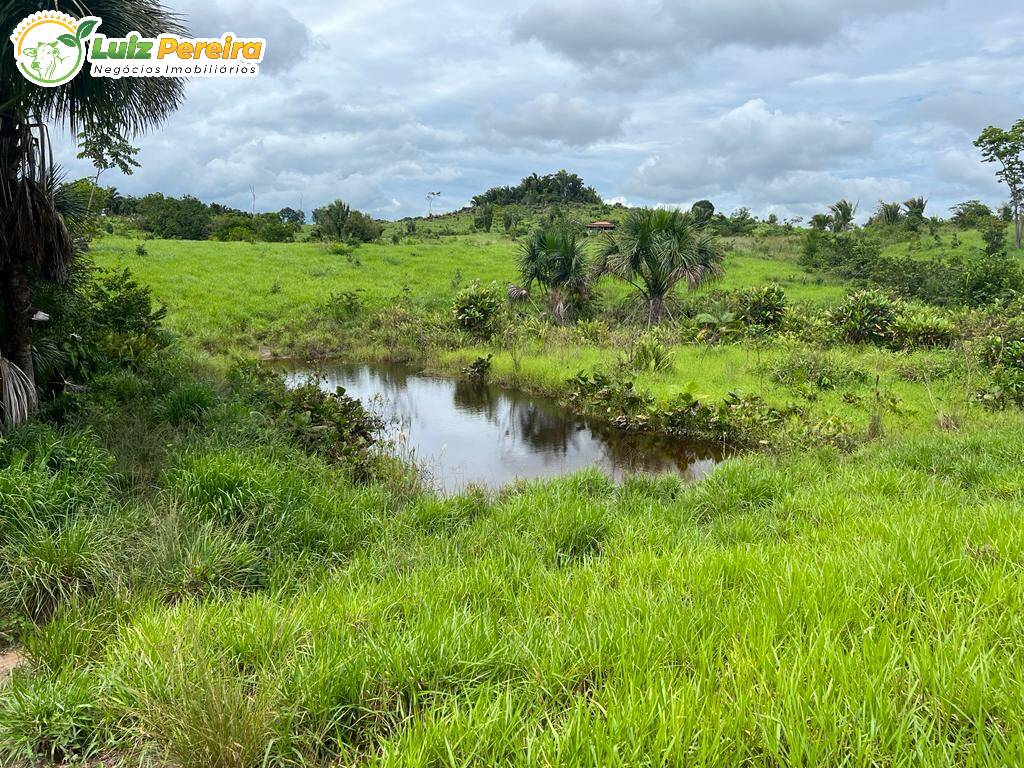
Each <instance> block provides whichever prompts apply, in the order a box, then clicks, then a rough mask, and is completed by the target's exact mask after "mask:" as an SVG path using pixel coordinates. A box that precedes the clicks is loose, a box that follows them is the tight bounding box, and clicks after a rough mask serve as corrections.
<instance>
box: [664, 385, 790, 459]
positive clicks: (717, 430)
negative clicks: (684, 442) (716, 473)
mask: <svg viewBox="0 0 1024 768" xmlns="http://www.w3.org/2000/svg"><path fill="white" fill-rule="evenodd" d="M787 415H788V412H787V411H784V410H780V409H778V408H773V407H771V406H769V405H767V404H766V403H765V402H764V401H763V400H762V399H761V398H760V397H757V396H756V395H738V394H736V393H735V392H730V393H729V394H728V395H727V396H726V398H725V399H724V400H722V401H721V402H719V403H707V402H705V401H703V400H701V399H700V398H698V397H696V396H695V395H694V394H693V392H692V391H691V392H682V393H680V394H679V395H676V397H675V398H674V399H673V400H672V402H670V403H669V405H668V407H667V408H666V409H665V411H664V412H663V413H661V414H659V416H658V422H659V425H660V427H661V428H662V429H664V430H666V431H667V432H670V433H672V434H675V435H678V436H679V437H682V438H686V439H690V440H698V441H704V442H709V443H719V444H725V445H732V446H746V445H751V446H752V445H758V444H763V443H765V442H767V441H768V438H769V436H770V434H771V432H772V431H773V430H774V429H775V428H776V427H778V426H779V425H781V424H782V422H783V421H784V420H785V418H786V416H787Z"/></svg>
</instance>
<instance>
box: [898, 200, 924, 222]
mask: <svg viewBox="0 0 1024 768" xmlns="http://www.w3.org/2000/svg"><path fill="white" fill-rule="evenodd" d="M927 205H928V201H927V200H925V199H924V198H923V197H912V198H910V199H909V200H906V201H904V203H903V207H904V208H906V209H907V218H908V219H914V220H915V221H924V209H925V208H926V207H927Z"/></svg>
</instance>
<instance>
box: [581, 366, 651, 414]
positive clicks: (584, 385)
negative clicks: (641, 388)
mask: <svg viewBox="0 0 1024 768" xmlns="http://www.w3.org/2000/svg"><path fill="white" fill-rule="evenodd" d="M567 384H568V387H569V395H568V399H569V404H570V406H572V407H573V408H574V409H575V410H577V411H581V412H584V413H595V414H598V415H600V416H602V417H604V418H606V419H607V420H608V421H611V422H614V423H618V424H621V425H623V426H643V425H644V424H646V423H647V418H648V416H649V411H650V408H651V406H652V405H653V404H654V398H653V397H651V396H650V395H647V394H642V393H640V392H638V391H637V390H636V388H635V387H634V385H633V382H632V381H627V380H624V379H622V378H620V377H618V376H613V375H608V374H605V373H601V372H600V371H594V372H593V373H591V374H587V373H584V372H583V371H580V372H579V373H577V374H576V375H575V376H573V377H572V378H571V379H569V381H568V382H567Z"/></svg>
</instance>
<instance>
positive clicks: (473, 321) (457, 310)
mask: <svg viewBox="0 0 1024 768" xmlns="http://www.w3.org/2000/svg"><path fill="white" fill-rule="evenodd" d="M501 308H502V298H501V294H500V293H499V291H498V289H497V286H496V285H495V284H494V283H491V284H490V285H487V286H483V285H481V284H480V283H479V282H478V281H475V280H474V281H473V282H472V283H470V284H469V285H468V286H466V287H465V288H463V289H462V290H461V291H459V293H458V295H457V296H456V297H455V303H454V304H453V305H452V314H453V315H454V316H455V323H456V325H458V327H459V328H460V329H462V330H463V331H465V332H466V333H468V334H470V335H471V336H474V337H476V338H480V339H489V338H490V337H491V336H493V335H494V333H495V332H496V331H497V325H498V318H499V315H500V313H501Z"/></svg>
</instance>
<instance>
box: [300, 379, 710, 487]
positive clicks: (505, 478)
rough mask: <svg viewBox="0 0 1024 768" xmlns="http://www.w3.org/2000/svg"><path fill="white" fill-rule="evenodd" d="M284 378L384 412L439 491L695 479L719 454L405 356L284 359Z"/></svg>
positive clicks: (391, 434) (388, 430)
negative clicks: (592, 472)
mask: <svg viewBox="0 0 1024 768" xmlns="http://www.w3.org/2000/svg"><path fill="white" fill-rule="evenodd" d="M286 371H287V375H286V380H287V381H288V383H289V384H290V385H292V386H294V385H296V384H298V383H300V382H302V381H305V380H306V378H307V377H308V376H309V375H310V374H315V375H317V376H319V377H321V378H320V385H321V386H322V387H323V388H324V389H325V390H328V391H330V392H333V391H334V390H335V388H336V387H344V389H345V391H346V392H347V393H348V394H349V395H350V396H351V397H355V398H358V399H359V400H360V401H362V403H363V405H364V406H366V407H367V408H368V409H369V410H371V411H372V412H374V413H376V414H377V415H378V416H380V417H381V418H383V419H384V422H385V424H386V427H385V437H386V438H387V439H389V440H392V441H393V442H394V443H395V444H396V445H397V446H398V447H399V449H400V451H401V453H402V454H403V455H406V456H408V457H409V458H412V459H413V460H415V461H416V462H417V463H418V464H420V465H421V466H422V467H424V469H426V471H427V472H428V474H429V475H430V477H431V479H432V480H433V481H434V484H435V485H436V486H437V487H438V488H439V489H440V490H442V491H445V492H457V491H459V490H460V489H462V488H464V487H465V486H466V485H468V484H476V485H483V486H487V487H489V488H499V487H501V486H502V485H505V484H506V483H510V482H513V481H515V480H521V479H526V480H528V479H534V478H550V477H556V476H558V475H565V474H569V473H572V472H576V471H577V470H580V469H585V468H587V467H596V468H598V469H600V470H602V471H604V472H605V473H607V474H608V475H610V476H611V477H612V478H613V479H615V480H621V479H622V478H623V477H624V476H626V475H628V474H631V473H637V472H648V473H662V472H672V473H676V474H678V475H681V476H682V477H684V478H685V479H687V480H690V481H692V480H697V479H699V478H701V477H703V476H704V475H706V474H707V473H708V472H710V471H711V470H712V469H713V468H714V467H715V465H716V464H717V463H718V462H719V461H721V459H722V451H721V450H720V449H718V448H715V447H714V446H708V445H703V444H693V443H687V442H684V441H681V440H672V439H667V438H664V437H659V436H655V435H648V434H640V433H636V432H631V431H628V430H624V429H619V428H617V427H614V426H611V425H608V424H605V423H602V422H600V421H595V420H592V419H586V418H583V417H580V416H577V415H575V414H573V413H571V412H570V411H568V410H567V409H566V408H564V407H563V406H561V405H560V404H559V403H557V402H556V401H554V400H551V399H549V398H544V397H538V396H535V395H530V394H526V393H524V392H521V391H518V390H515V389H509V388H507V387H500V386H496V385H494V384H487V383H482V382H475V381H470V380H467V379H458V378H450V377H443V376H433V375H428V374H424V373H421V372H419V371H418V370H417V369H415V368H411V367H409V366H405V365H395V364H380V365H377V364H375V365H364V364H353V363H335V362H331V363H325V364H321V365H320V366H319V367H317V368H316V369H309V368H300V367H294V366H289V367H287V368H286Z"/></svg>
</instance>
